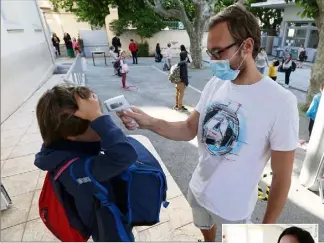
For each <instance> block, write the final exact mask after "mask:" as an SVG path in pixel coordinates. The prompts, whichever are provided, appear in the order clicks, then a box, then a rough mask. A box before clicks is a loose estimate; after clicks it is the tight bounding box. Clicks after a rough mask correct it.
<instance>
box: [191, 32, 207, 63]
mask: <svg viewBox="0 0 324 243" xmlns="http://www.w3.org/2000/svg"><path fill="white" fill-rule="evenodd" d="M203 34H204V32H203V31H202V30H199V31H193V32H192V33H188V35H189V38H190V54H191V57H192V67H194V68H201V67H202V38H203Z"/></svg>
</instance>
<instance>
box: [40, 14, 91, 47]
mask: <svg viewBox="0 0 324 243" xmlns="http://www.w3.org/2000/svg"><path fill="white" fill-rule="evenodd" d="M44 16H45V19H46V22H47V24H48V26H49V28H50V32H51V33H53V32H55V33H56V34H57V36H58V37H59V38H60V39H61V43H60V44H64V41H63V34H64V33H65V32H66V33H69V34H70V36H71V38H73V37H75V38H77V37H78V33H79V31H80V30H91V26H90V25H89V24H88V23H85V22H78V21H77V17H76V16H74V15H73V14H71V13H55V12H52V11H44Z"/></svg>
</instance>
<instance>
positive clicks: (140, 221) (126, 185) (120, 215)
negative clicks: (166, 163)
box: [69, 137, 168, 242]
mask: <svg viewBox="0 0 324 243" xmlns="http://www.w3.org/2000/svg"><path fill="white" fill-rule="evenodd" d="M128 139H129V142H130V143H131V144H132V145H133V147H134V148H135V150H136V152H137V154H138V160H137V161H136V162H134V163H133V164H132V165H131V166H130V167H129V168H128V169H127V170H126V171H124V172H123V173H122V174H121V175H119V176H117V177H115V178H113V179H112V180H111V181H109V182H105V183H103V184H101V183H99V182H98V181H96V180H95V179H94V178H93V176H92V175H91V172H90V165H91V163H92V157H89V158H87V159H86V160H85V162H84V163H73V164H71V165H70V166H69V174H70V176H71V177H72V178H73V180H74V181H75V182H76V183H78V184H79V186H80V187H81V186H82V187H83V190H84V191H85V192H86V194H88V195H89V194H90V195H93V196H94V197H95V198H96V199H97V200H96V206H95V217H96V221H97V223H98V230H99V232H98V239H94V240H95V241H115V242H120V241H123V242H129V241H134V238H133V235H132V233H131V230H132V228H133V226H151V225H154V224H156V223H158V222H159V221H160V219H159V216H160V210H161V205H163V206H164V207H167V206H168V202H166V198H167V181H166V177H165V174H164V172H163V170H162V168H161V166H160V164H159V162H158V161H157V160H156V158H155V157H154V156H153V155H152V154H151V153H150V152H149V151H148V150H147V149H146V148H145V147H144V146H143V145H142V144H141V143H140V142H138V141H137V140H136V139H134V138H131V137H129V138H128ZM81 233H82V232H81Z"/></svg>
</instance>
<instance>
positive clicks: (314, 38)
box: [307, 30, 319, 49]
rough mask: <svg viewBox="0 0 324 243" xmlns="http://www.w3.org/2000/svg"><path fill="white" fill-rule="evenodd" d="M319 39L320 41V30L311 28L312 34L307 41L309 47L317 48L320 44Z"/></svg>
mask: <svg viewBox="0 0 324 243" xmlns="http://www.w3.org/2000/svg"><path fill="white" fill-rule="evenodd" d="M318 41H319V33H318V30H311V32H310V35H309V40H308V43H307V47H308V48H314V49H316V48H317V46H318Z"/></svg>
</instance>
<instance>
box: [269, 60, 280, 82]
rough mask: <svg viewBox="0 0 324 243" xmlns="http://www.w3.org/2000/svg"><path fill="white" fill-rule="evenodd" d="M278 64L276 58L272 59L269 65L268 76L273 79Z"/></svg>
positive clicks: (275, 78) (274, 78) (275, 79)
mask: <svg viewBox="0 0 324 243" xmlns="http://www.w3.org/2000/svg"><path fill="white" fill-rule="evenodd" d="M279 65H280V62H279V61H278V60H276V59H275V60H273V61H272V63H271V64H270V66H269V70H268V76H269V77H270V78H271V79H272V80H273V81H277V67H278V66H279Z"/></svg>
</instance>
